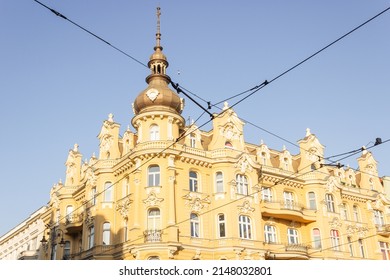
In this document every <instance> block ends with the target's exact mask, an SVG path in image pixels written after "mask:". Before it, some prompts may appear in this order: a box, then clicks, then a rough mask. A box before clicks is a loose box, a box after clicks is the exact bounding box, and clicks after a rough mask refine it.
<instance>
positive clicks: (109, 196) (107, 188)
mask: <svg viewBox="0 0 390 280" xmlns="http://www.w3.org/2000/svg"><path fill="white" fill-rule="evenodd" d="M112 201H113V188H112V183H111V182H110V181H107V182H105V183H104V195H103V202H112Z"/></svg>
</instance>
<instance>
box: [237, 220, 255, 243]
mask: <svg viewBox="0 0 390 280" xmlns="http://www.w3.org/2000/svg"><path fill="white" fill-rule="evenodd" d="M238 226H239V232H240V238H243V239H252V226H251V218H249V217H248V216H244V215H240V216H239V217H238Z"/></svg>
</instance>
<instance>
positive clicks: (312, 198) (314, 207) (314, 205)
mask: <svg viewBox="0 0 390 280" xmlns="http://www.w3.org/2000/svg"><path fill="white" fill-rule="evenodd" d="M307 197H308V199H309V209H311V210H317V202H316V194H315V193H314V192H308V194H307Z"/></svg>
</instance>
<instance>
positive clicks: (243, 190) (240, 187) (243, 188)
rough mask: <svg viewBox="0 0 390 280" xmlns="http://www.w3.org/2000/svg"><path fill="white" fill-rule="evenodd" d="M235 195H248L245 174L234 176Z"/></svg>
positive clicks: (247, 183)
mask: <svg viewBox="0 0 390 280" xmlns="http://www.w3.org/2000/svg"><path fill="white" fill-rule="evenodd" d="M236 183H237V194H241V195H248V190H249V182H248V177H247V176H246V175H245V174H237V175H236Z"/></svg>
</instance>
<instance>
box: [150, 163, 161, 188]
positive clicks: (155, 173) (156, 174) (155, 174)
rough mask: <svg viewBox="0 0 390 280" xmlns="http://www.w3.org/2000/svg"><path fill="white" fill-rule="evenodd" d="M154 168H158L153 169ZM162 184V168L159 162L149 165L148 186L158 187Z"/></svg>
mask: <svg viewBox="0 0 390 280" xmlns="http://www.w3.org/2000/svg"><path fill="white" fill-rule="evenodd" d="M152 168H157V169H156V170H152ZM160 184H161V169H160V166H159V165H157V164H152V165H149V166H148V187H158V186H160Z"/></svg>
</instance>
